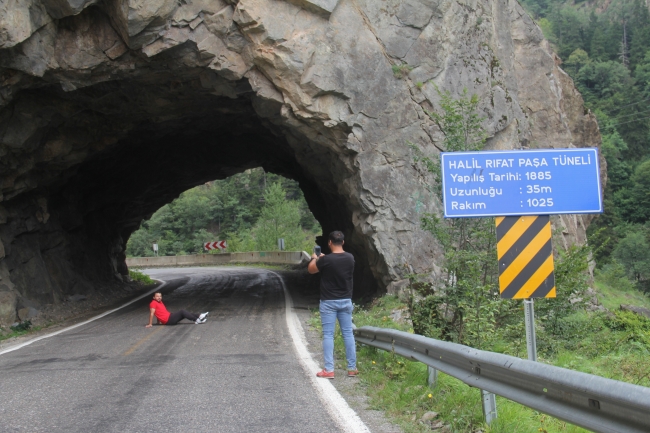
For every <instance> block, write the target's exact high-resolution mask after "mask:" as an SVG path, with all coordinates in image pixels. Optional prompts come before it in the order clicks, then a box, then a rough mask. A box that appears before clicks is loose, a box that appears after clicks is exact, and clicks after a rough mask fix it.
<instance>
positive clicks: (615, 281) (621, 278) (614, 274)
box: [596, 260, 636, 292]
mask: <svg viewBox="0 0 650 433" xmlns="http://www.w3.org/2000/svg"><path fill="white" fill-rule="evenodd" d="M596 278H598V279H599V280H600V281H602V282H603V283H605V284H607V285H608V286H610V287H614V288H616V289H617V290H622V291H626V292H629V291H632V290H634V289H635V288H636V287H635V285H634V283H633V282H632V281H630V279H629V278H628V277H627V269H625V266H623V264H622V263H621V262H619V261H618V260H613V261H612V262H611V263H608V264H606V265H605V266H603V268H602V269H596Z"/></svg>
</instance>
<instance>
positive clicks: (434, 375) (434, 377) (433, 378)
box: [427, 366, 438, 388]
mask: <svg viewBox="0 0 650 433" xmlns="http://www.w3.org/2000/svg"><path fill="white" fill-rule="evenodd" d="M427 372H428V373H429V374H428V377H427V384H428V385H429V387H430V388H435V386H436V384H437V383H438V370H436V369H435V368H433V367H431V366H427Z"/></svg>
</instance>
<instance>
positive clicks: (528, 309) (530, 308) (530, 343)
mask: <svg viewBox="0 0 650 433" xmlns="http://www.w3.org/2000/svg"><path fill="white" fill-rule="evenodd" d="M524 317H525V321H526V349H527V350H528V359H529V360H531V361H537V339H536V336H535V304H534V303H533V300H532V299H524Z"/></svg>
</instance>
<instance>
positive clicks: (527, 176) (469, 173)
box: [429, 148, 603, 424]
mask: <svg viewBox="0 0 650 433" xmlns="http://www.w3.org/2000/svg"><path fill="white" fill-rule="evenodd" d="M440 160H441V164H442V197H443V206H444V215H445V218H475V217H496V219H495V223H496V232H497V256H498V260H499V290H500V293H501V298H504V299H523V302H524V315H525V323H526V343H527V344H526V346H527V349H528V350H527V351H528V359H529V360H531V361H537V342H536V339H535V310H534V301H533V299H534V298H554V297H555V296H556V288H555V275H554V273H553V268H554V266H553V247H552V244H551V235H552V233H551V222H550V219H549V215H557V214H580V213H588V214H593V213H602V212H603V202H602V192H601V185H600V165H599V158H598V149H596V148H576V149H538V150H525V151H522V150H514V151H476V152H443V153H442V154H441V156H440ZM429 375H430V376H431V372H429ZM481 396H482V400H483V413H484V415H485V420H486V422H487V423H488V424H490V422H491V421H492V420H493V419H495V418H496V417H497V412H496V400H495V396H494V394H492V393H489V392H486V391H484V390H481Z"/></svg>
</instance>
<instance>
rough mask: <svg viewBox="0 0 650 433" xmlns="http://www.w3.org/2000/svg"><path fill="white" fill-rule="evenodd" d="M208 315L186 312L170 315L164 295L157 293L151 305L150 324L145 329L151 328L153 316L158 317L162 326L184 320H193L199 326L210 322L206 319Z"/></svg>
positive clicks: (181, 311)
mask: <svg viewBox="0 0 650 433" xmlns="http://www.w3.org/2000/svg"><path fill="white" fill-rule="evenodd" d="M207 315H208V313H203V314H194V313H188V312H187V311H185V310H180V311H177V312H175V313H170V312H169V311H167V308H166V307H165V304H163V303H162V293H160V292H156V293H154V295H153V300H152V301H151V302H150V303H149V324H148V325H146V326H145V328H151V326H152V323H153V316H156V319H158V322H160V323H161V324H162V325H175V324H177V323H178V322H180V321H181V320H183V319H187V320H191V321H192V322H194V323H196V324H197V325H200V324H201V323H205V322H206V321H207V320H208V319H206V318H205V316H207Z"/></svg>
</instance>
